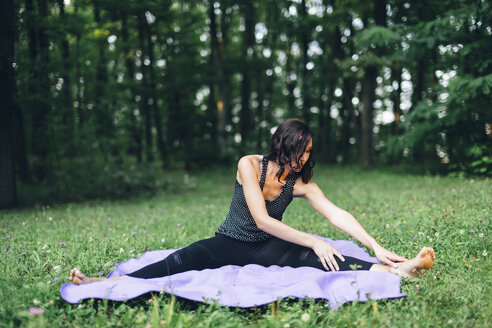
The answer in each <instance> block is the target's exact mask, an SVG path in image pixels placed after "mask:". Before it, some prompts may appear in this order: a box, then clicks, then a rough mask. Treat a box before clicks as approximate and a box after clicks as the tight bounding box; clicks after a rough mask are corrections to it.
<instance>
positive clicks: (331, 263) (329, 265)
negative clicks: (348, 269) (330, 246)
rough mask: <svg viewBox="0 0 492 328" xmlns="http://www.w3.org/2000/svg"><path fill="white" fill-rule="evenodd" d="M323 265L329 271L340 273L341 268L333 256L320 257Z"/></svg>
mask: <svg viewBox="0 0 492 328" xmlns="http://www.w3.org/2000/svg"><path fill="white" fill-rule="evenodd" d="M319 259H320V261H321V264H323V267H324V268H325V269H326V270H327V271H339V270H340V267H339V266H338V263H337V261H336V259H335V257H334V256H333V255H332V254H329V255H325V256H320V257H319Z"/></svg>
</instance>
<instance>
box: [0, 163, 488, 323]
mask: <svg viewBox="0 0 492 328" xmlns="http://www.w3.org/2000/svg"><path fill="white" fill-rule="evenodd" d="M173 179H174V181H175V184H176V188H174V190H168V191H165V192H162V193H160V194H158V195H155V196H152V197H139V198H134V199H130V200H115V201H90V202H83V203H77V204H64V205H57V206H52V207H49V206H38V207H37V208H35V209H25V210H17V211H3V212H0V231H1V234H0V241H1V249H0V326H2V327H18V326H23V327H43V326H47V327H56V326H69V327H76V326H78V327H99V326H113V327H116V326H120V327H159V326H173V327H174V326H176V327H216V326H220V327H226V326H227V327H238V326H261V327H327V326H336V327H355V326H357V327H491V326H492V290H491V285H492V273H491V272H492V265H491V263H492V261H491V259H490V256H491V255H492V254H491V253H492V252H491V251H492V249H491V233H492V227H491V215H492V182H491V181H490V180H484V179H482V180H476V179H475V180H474V179H460V178H448V177H436V176H415V175H405V174H396V173H388V172H379V171H361V170H359V169H356V168H352V169H349V168H345V169H340V168H323V167H321V168H320V167H316V169H315V179H314V181H315V182H317V183H318V184H319V185H320V187H321V188H322V189H323V190H324V191H325V194H326V196H327V197H328V198H329V199H330V200H331V201H333V202H334V203H335V204H337V205H338V206H340V207H342V208H344V209H346V210H348V211H349V212H351V213H352V214H353V215H354V216H355V217H356V218H357V219H358V220H359V222H361V224H362V225H363V226H364V227H365V228H366V230H367V231H368V232H369V233H370V234H371V235H372V236H374V237H375V238H376V239H377V240H378V241H379V242H380V243H381V244H382V245H383V246H385V247H387V248H388V249H391V250H394V251H396V252H397V253H399V254H401V255H403V256H406V257H413V256H415V254H416V253H417V252H418V251H419V250H420V249H421V248H422V247H423V246H431V247H433V248H434V249H435V251H436V256H437V260H436V263H435V267H434V268H433V269H432V270H431V271H430V272H429V273H428V274H427V275H426V276H424V277H422V278H417V279H412V280H404V281H402V291H403V292H404V293H407V294H408V297H406V298H401V299H396V300H389V301H379V302H375V301H371V302H367V303H359V302H355V303H347V304H345V305H344V306H342V307H341V308H340V309H339V310H338V311H333V310H328V309H327V305H328V304H327V302H325V301H320V300H312V299H304V300H297V299H287V300H281V301H279V302H278V305H277V307H272V306H262V307H258V308H254V309H239V308H224V307H219V306H217V305H213V304H212V305H205V304H200V303H196V302H191V301H187V300H184V299H179V298H178V299H177V298H175V297H173V296H170V295H167V294H153V295H150V294H148V295H145V296H142V297H140V298H137V299H135V300H131V301H127V302H108V301H106V300H89V301H84V302H82V303H80V304H78V305H71V304H69V303H67V302H65V301H64V300H62V299H61V297H60V294H59V289H60V286H61V285H62V284H64V283H66V282H67V281H68V273H69V270H70V269H71V268H72V267H74V266H77V267H79V268H80V269H81V270H82V271H84V272H85V273H87V274H88V275H91V276H98V275H107V273H108V272H109V271H111V269H112V267H113V265H114V264H115V263H118V262H122V261H125V260H127V259H129V258H131V257H138V256H140V255H141V254H143V253H144V252H145V251H149V250H156V249H164V248H178V247H183V246H186V245H187V244H189V243H191V242H193V241H196V240H198V239H200V238H205V237H209V236H211V235H213V233H214V232H215V229H216V228H217V226H218V225H219V224H220V223H221V222H222V220H223V219H224V217H225V215H226V214H227V211H228V208H229V203H230V199H231V196H232V190H233V182H234V172H233V171H232V170H229V171H225V172H224V171H222V172H221V171H219V170H215V171H212V172H204V173H201V174H198V175H195V176H193V177H191V178H190V177H189V176H188V177H186V178H185V177H184V176H183V174H182V173H175V174H174V177H173ZM180 184H182V186H179V185H180ZM284 222H286V223H287V224H289V225H291V226H293V227H295V228H297V229H300V230H303V231H307V232H312V233H316V234H319V235H322V236H326V237H329V238H332V239H347V238H348V236H347V235H346V234H344V233H343V232H340V231H337V230H335V229H334V228H333V227H331V226H330V224H329V223H328V222H327V221H326V220H324V219H323V218H322V217H321V216H320V215H318V214H317V213H316V212H314V210H313V209H312V208H310V207H309V204H308V203H307V202H306V201H303V200H294V201H293V203H292V204H291V205H290V207H289V208H288V209H287V211H286V213H285V215H284ZM30 308H31V309H30ZM30 311H31V312H36V311H37V312H43V313H42V314H37V315H36V314H33V313H30Z"/></svg>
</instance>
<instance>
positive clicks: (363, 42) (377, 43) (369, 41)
mask: <svg viewBox="0 0 492 328" xmlns="http://www.w3.org/2000/svg"><path fill="white" fill-rule="evenodd" d="M400 40H401V36H400V35H399V34H398V33H396V32H395V31H394V30H392V29H389V28H386V27H383V26H378V25H373V26H370V27H368V28H366V29H364V30H363V31H362V33H361V34H360V35H359V37H358V38H357V45H358V46H359V47H360V48H361V49H365V48H370V47H387V46H390V45H391V44H395V43H397V42H399V41H400Z"/></svg>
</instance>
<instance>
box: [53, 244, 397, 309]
mask: <svg viewBox="0 0 492 328" xmlns="http://www.w3.org/2000/svg"><path fill="white" fill-rule="evenodd" d="M319 238H321V237H319ZM321 239H323V240H326V241H328V242H329V243H331V244H332V245H333V246H334V247H335V248H336V249H337V250H338V251H339V252H340V253H342V254H343V255H346V256H352V257H356V258H359V259H361V260H365V261H368V262H372V263H379V261H378V260H377V259H376V258H375V257H371V256H370V255H369V254H368V253H367V252H366V251H365V250H364V249H363V248H361V247H359V246H357V245H356V244H354V243H353V242H352V241H346V240H336V241H333V240H330V239H326V238H321ZM172 252H174V250H160V251H151V252H147V253H145V254H143V255H142V256H141V257H140V258H138V259H135V258H133V259H130V260H128V261H125V262H122V263H118V264H116V266H115V267H116V271H111V272H110V273H109V275H108V278H111V277H120V276H123V275H125V274H127V273H130V272H133V271H135V270H138V269H140V268H142V267H144V266H146V265H148V264H150V263H154V262H157V261H159V260H161V259H163V258H165V257H166V256H168V255H169V254H171V253H172ZM152 291H153V292H162V291H164V292H166V293H168V294H173V295H176V296H179V297H183V298H186V299H189V300H193V301H198V302H206V303H208V302H215V301H216V302H218V303H219V304H220V305H222V306H239V307H253V306H257V305H263V304H268V303H270V302H273V301H276V300H277V299H279V298H284V297H297V298H304V297H309V298H317V299H325V300H327V301H329V303H330V308H332V309H337V308H338V306H340V305H342V304H343V303H345V302H350V301H356V300H358V301H367V300H378V299H383V298H398V297H403V296H406V294H402V293H401V292H400V277H399V276H397V275H394V274H391V273H386V272H371V271H363V270H360V271H338V272H326V271H323V270H319V269H315V268H310V267H300V268H292V267H279V266H276V265H272V266H270V267H263V266H260V265H256V264H249V265H246V266H243V267H240V266H236V265H226V266H223V267H221V268H218V269H205V270H201V271H196V270H191V271H187V272H182V273H178V274H175V275H172V276H167V277H162V278H154V279H140V278H133V277H125V278H122V279H120V280H113V281H99V282H95V283H91V284H85V285H79V286H77V285H74V284H72V283H67V284H64V285H63V286H62V287H61V288H60V293H61V296H62V298H63V299H64V300H66V301H67V302H70V303H78V302H79V301H81V300H83V299H87V298H107V299H110V300H113V301H124V300H128V299H131V298H135V297H137V296H140V295H142V294H145V293H148V292H152Z"/></svg>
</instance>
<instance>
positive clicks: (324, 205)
mask: <svg viewBox="0 0 492 328" xmlns="http://www.w3.org/2000/svg"><path fill="white" fill-rule="evenodd" d="M312 148H313V134H312V132H311V131H310V130H309V128H308V127H307V126H306V125H305V124H304V123H302V122H301V121H299V120H297V119H289V120H286V121H284V122H283V123H282V124H281V125H280V126H279V127H278V128H277V130H276V132H275V134H274V135H273V137H272V141H271V145H270V153H269V154H268V156H261V155H249V156H244V157H242V158H241V159H240V160H239V163H238V170H237V174H236V184H235V189H234V194H233V197H232V202H231V207H230V210H229V213H228V215H227V217H226V219H225V220H224V222H223V223H222V224H221V225H220V227H219V229H218V231H217V232H216V234H215V236H214V237H212V238H209V239H204V240H200V241H198V242H196V243H193V244H191V245H189V246H188V247H185V248H182V249H180V250H178V251H176V252H174V253H172V254H171V255H169V256H168V257H166V258H165V259H163V260H161V261H159V262H156V263H153V264H150V265H148V266H146V267H144V268H141V269H139V270H137V271H135V272H132V273H130V274H128V276H131V277H136V278H146V279H150V278H158V277H163V276H167V275H171V274H175V273H180V272H184V271H188V270H202V269H207V268H209V269H212V268H218V267H221V266H224V265H241V266H243V265H246V264H259V265H263V266H270V265H279V266H291V267H301V266H310V267H315V268H318V269H321V270H330V271H338V270H353V269H354V268H357V269H361V270H370V271H385V272H391V273H394V274H398V275H400V276H403V277H414V276H416V275H417V274H418V273H419V271H425V270H428V269H430V268H431V267H432V265H433V263H434V259H435V255H434V250H432V249H431V248H428V247H424V248H423V249H422V250H421V252H420V253H419V254H418V255H417V257H415V258H413V259H411V260H407V259H405V258H404V257H401V256H398V255H397V254H395V253H394V252H390V251H388V250H386V249H385V248H383V247H382V246H381V245H379V244H378V243H377V242H376V240H374V238H372V237H371V236H370V235H369V234H368V233H367V232H366V231H365V230H364V228H363V227H362V226H361V225H360V224H359V222H357V220H356V219H355V218H354V217H353V216H352V215H351V214H349V213H348V212H346V211H344V210H342V209H340V208H338V207H336V206H335V205H334V204H333V203H331V202H330V201H329V200H328V199H327V198H326V197H325V195H324V194H323V192H322V191H321V189H320V188H319V187H318V186H317V185H316V184H315V183H314V182H313V181H312V180H311V177H312V169H313V166H314V159H313V156H312ZM293 197H301V198H304V199H306V200H307V201H308V202H309V204H311V206H312V207H313V208H314V209H315V210H316V211H318V212H319V213H320V214H321V215H322V216H324V217H325V218H327V219H328V220H329V221H330V222H331V223H332V224H333V225H334V226H335V227H337V228H339V229H340V230H342V231H345V232H346V233H348V234H349V235H350V236H352V237H353V238H355V239H357V240H358V241H359V242H361V243H362V244H363V245H364V246H366V247H368V248H370V249H372V250H373V251H374V253H375V254H376V256H377V258H378V259H379V260H380V261H381V262H382V263H384V264H373V263H369V262H365V261H362V260H359V259H356V258H351V257H347V256H345V257H344V256H343V255H342V254H340V253H339V252H338V251H337V250H336V249H335V248H334V247H333V246H332V245H330V244H329V243H327V242H325V241H323V240H320V239H318V238H316V237H315V236H313V235H310V234H307V233H304V232H301V231H299V230H296V229H294V228H292V227H290V226H288V225H286V224H284V223H282V222H281V219H282V214H283V213H284V211H285V209H286V207H287V206H288V205H289V204H290V202H291V201H292V198H293ZM123 277H125V276H123ZM123 277H117V278H109V279H121V278H123ZM69 279H70V280H71V281H72V282H73V283H74V284H85V283H90V282H94V281H100V280H106V278H89V277H86V276H85V275H84V274H82V273H81V272H80V270H78V269H77V268H74V269H72V270H71V272H70V277H69Z"/></svg>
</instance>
